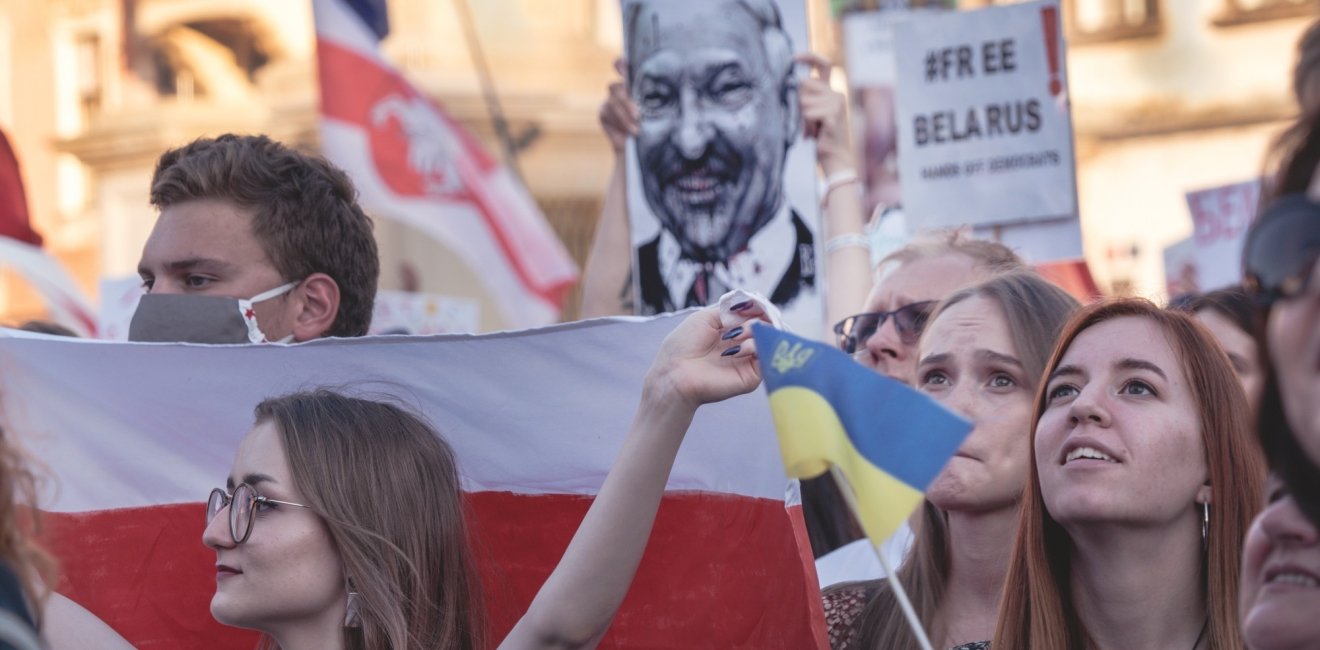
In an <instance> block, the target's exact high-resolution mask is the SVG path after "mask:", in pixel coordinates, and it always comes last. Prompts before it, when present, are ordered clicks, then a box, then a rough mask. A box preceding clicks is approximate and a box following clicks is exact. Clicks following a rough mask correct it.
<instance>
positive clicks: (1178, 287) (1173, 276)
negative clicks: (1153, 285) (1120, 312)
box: [1164, 237, 1200, 298]
mask: <svg viewBox="0 0 1320 650" xmlns="http://www.w3.org/2000/svg"><path fill="white" fill-rule="evenodd" d="M1196 276H1197V272H1196V242H1195V241H1193V240H1192V238H1191V237H1188V238H1187V239H1184V240H1181V241H1178V242H1176V243H1173V244H1171V245H1169V246H1166V247H1165V248H1164V290H1165V292H1166V293H1168V295H1169V297H1170V298H1173V297H1175V296H1181V295H1183V294H1188V293H1200V283H1199V282H1197V278H1196Z"/></svg>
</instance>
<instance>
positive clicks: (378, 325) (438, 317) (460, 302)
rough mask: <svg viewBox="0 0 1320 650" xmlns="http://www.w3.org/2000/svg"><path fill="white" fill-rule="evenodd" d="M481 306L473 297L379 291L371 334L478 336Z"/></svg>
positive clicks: (372, 313)
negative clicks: (476, 334)
mask: <svg viewBox="0 0 1320 650" xmlns="http://www.w3.org/2000/svg"><path fill="white" fill-rule="evenodd" d="M480 325H481V306H480V305H479V304H478V303H477V301H475V300H472V299H470V298H455V297H453V296H440V295H436V294H432V293H411V292H407V291H377V292H376V304H375V305H374V306H373V308H372V310H371V332H370V333H371V334H373V335H374V334H475V333H476V332H477V331H479V330H480Z"/></svg>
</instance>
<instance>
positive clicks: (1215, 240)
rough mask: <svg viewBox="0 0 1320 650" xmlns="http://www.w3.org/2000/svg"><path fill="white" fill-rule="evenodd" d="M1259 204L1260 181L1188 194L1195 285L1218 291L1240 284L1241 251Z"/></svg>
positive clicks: (1203, 288)
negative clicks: (1221, 288)
mask: <svg viewBox="0 0 1320 650" xmlns="http://www.w3.org/2000/svg"><path fill="white" fill-rule="evenodd" d="M1259 201H1260V180H1250V181H1246V182H1243V183H1233V184H1232V185H1223V186H1220V187H1212V188H1209V189H1204V190H1197V191H1195V192H1188V193H1187V208H1188V209H1189V210H1191V213H1192V242H1193V244H1194V251H1195V263H1194V268H1195V274H1196V284H1197V286H1199V287H1200V288H1201V289H1202V290H1211V289H1218V288H1220V287H1226V286H1229V285H1233V284H1238V283H1239V282H1241V281H1242V247H1243V245H1244V244H1245V243H1246V236H1247V228H1249V227H1251V220H1252V219H1253V218H1254V217H1255V214H1256V204H1257V203H1258V202H1259Z"/></svg>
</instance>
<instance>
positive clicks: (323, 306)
mask: <svg viewBox="0 0 1320 650" xmlns="http://www.w3.org/2000/svg"><path fill="white" fill-rule="evenodd" d="M294 291H296V292H297V294H298V301H297V304H298V306H297V311H296V313H294V315H293V328H292V332H293V340H294V341H298V342H302V341H310V340H312V339H316V338H321V337H322V336H325V335H326V333H327V332H329V331H330V328H331V327H334V324H335V319H336V318H337V317H338V316H339V284H338V283H336V282H335V281H334V278H331V277H330V276H328V275H326V274H324V273H313V274H311V275H309V276H307V278H306V279H304V280H303V281H302V283H300V284H299V285H298V286H297V288H295V289H294Z"/></svg>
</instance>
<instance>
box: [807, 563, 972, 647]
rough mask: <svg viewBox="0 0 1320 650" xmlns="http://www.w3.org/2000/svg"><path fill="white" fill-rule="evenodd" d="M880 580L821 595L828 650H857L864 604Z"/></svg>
mask: <svg viewBox="0 0 1320 650" xmlns="http://www.w3.org/2000/svg"><path fill="white" fill-rule="evenodd" d="M880 584H881V581H880V580H867V581H863V582H844V583H840V584H837V585H831V586H829V587H826V588H825V591H823V592H821V594H820V600H821V604H822V605H823V606H824V608H825V628H826V629H827V630H828V631H829V636H830V649H831V650H859V649H857V648H855V646H854V644H855V643H856V641H857V625H858V623H860V622H861V617H862V612H863V611H865V610H866V604H867V603H869V602H871V598H873V597H874V596H875V594H876V592H877V591H879V590H880ZM952 650H990V642H989V641H974V642H972V643H964V644H962V645H960V646H958V647H956V648H953V649H952Z"/></svg>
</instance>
